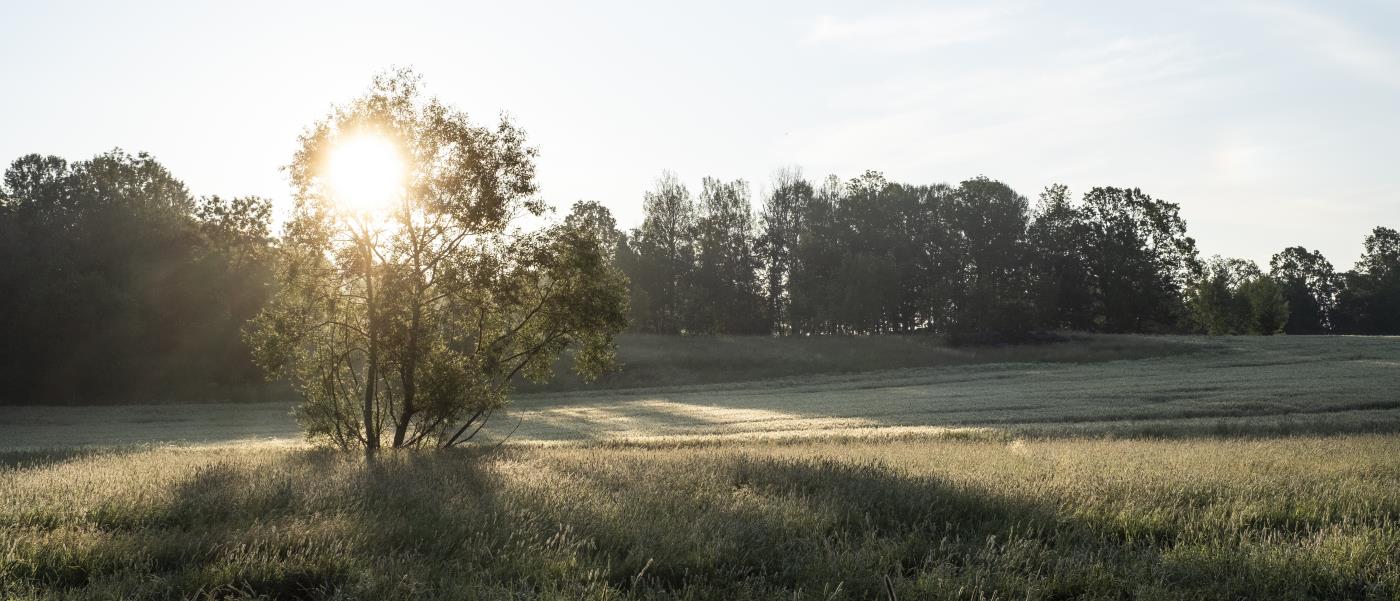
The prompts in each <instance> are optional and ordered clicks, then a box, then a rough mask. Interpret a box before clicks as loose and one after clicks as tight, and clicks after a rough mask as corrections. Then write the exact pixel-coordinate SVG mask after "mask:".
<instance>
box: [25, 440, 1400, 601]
mask: <svg viewBox="0 0 1400 601" xmlns="http://www.w3.org/2000/svg"><path fill="white" fill-rule="evenodd" d="M0 463H3V464H4V465H5V467H3V468H0V597H3V598H20V599H26V598H133V599H170V598H191V597H194V598H211V599H212V598H223V599H243V598H281V599H289V598H304V599H322V598H359V599H423V598H441V599H467V598H480V599H510V598H542V599H647V598H682V599H751V598H752V599H759V598H763V599H770V598H781V599H881V598H883V599H890V598H896V597H897V598H898V599H906V600H907V599H941V598H948V599H976V598H996V599H1065V598H1101V599H1109V598H1112V599H1122V598H1143V599H1157V598H1162V599H1167V598H1217V599H1225V598H1231V599H1306V598H1330V599H1396V598H1400V560H1397V558H1400V487H1397V486H1396V483H1397V482H1400V437H1396V436H1393V435H1346V436H1335V437H1321V438H1318V437H1295V438H1276V439H1255V440H1240V439H1236V440H1225V439H1219V440H1210V439H1193V440H1150V441H1149V440H1089V439H1067V440H1048V439H1047V440H1030V441H1027V440H1020V439H1016V440H1010V441H1008V440H1005V439H1002V440H952V439H937V438H926V437H925V438H902V439H901V438H883V439H872V438H828V439H822V440H808V441H801V442H793V443H788V444H778V443H773V442H767V443H760V442H745V443H735V444H730V445H725V446H715V445H694V446H685V447H678V446H674V445H672V446H635V445H612V446H565V447H526V446H521V447H514V448H511V447H507V448H505V449H503V450H502V451H500V452H497V453H494V454H489V455H479V454H473V453H470V452H453V453H435V454H424V455H417V456H413V457H403V456H394V455H386V456H383V457H381V458H380V459H379V460H377V461H375V462H373V463H370V464H367V463H366V462H365V461H364V460H363V458H358V457H354V456H347V455H342V454H335V453H329V452H322V451H314V450H308V449H303V448H288V447H279V446H264V447H255V446H248V445H245V446H228V447H205V448H191V447H183V448H181V447H175V448H171V447H166V448H154V449H135V450H131V449H128V450H112V451H70V452H66V453H32V452H31V453H20V452H11V453H7V454H0Z"/></svg>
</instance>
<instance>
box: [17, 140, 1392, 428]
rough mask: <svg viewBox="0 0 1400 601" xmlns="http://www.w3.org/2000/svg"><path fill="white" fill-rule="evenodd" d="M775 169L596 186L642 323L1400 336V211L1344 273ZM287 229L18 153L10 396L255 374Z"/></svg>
mask: <svg viewBox="0 0 1400 601" xmlns="http://www.w3.org/2000/svg"><path fill="white" fill-rule="evenodd" d="M770 188H771V189H770V190H768V191H767V192H766V193H765V194H764V195H763V197H762V199H761V206H759V207H757V210H755V207H754V204H753V202H752V195H753V193H752V191H751V189H750V187H749V185H748V184H747V183H746V182H744V181H738V180H731V181H725V180H719V179H714V178H705V179H703V180H702V181H701V182H700V187H699V189H698V191H697V192H695V193H692V191H691V189H690V188H688V187H687V186H686V185H685V184H684V183H682V182H681V181H680V180H679V179H678V178H677V177H676V176H674V175H671V174H666V175H663V176H662V177H661V178H660V179H659V180H658V181H657V182H656V185H655V186H654V187H653V188H652V189H651V190H649V191H648V192H646V193H645V195H644V197H643V204H644V218H643V220H642V223H641V225H640V226H638V227H637V228H635V229H632V230H630V231H626V232H623V231H620V230H619V229H618V228H617V227H616V223H615V221H614V219H613V218H612V216H611V215H610V214H609V212H608V211H607V209H606V208H604V207H603V206H602V205H601V204H598V203H579V204H577V205H575V207H574V210H573V213H572V214H571V215H570V216H569V218H568V223H569V224H570V227H572V228H573V230H577V231H584V230H587V231H590V232H592V234H590V235H592V236H595V237H596V238H597V239H599V240H603V241H605V245H606V246H607V247H608V249H610V252H608V253H607V255H608V256H607V257H606V258H607V260H609V261H611V262H612V264H613V265H614V266H615V267H616V268H617V269H618V270H619V271H620V272H621V273H623V274H625V275H626V277H627V279H628V281H629V283H628V284H627V286H628V291H629V293H630V322H631V328H632V329H633V330H635V331H641V332H654V333H665V334H763V335H822V334H886V333H930V334H937V335H944V336H947V337H949V338H950V339H952V340H954V341H958V342H992V341H1015V340H1019V339H1024V338H1026V337H1028V336H1033V335H1034V334H1035V333H1036V332H1042V331H1047V330H1061V329H1072V330H1085V331H1099V332H1143V333H1208V334H1272V333H1278V332H1285V333H1289V334H1328V333H1337V334H1400V234H1397V232H1396V231H1395V230H1393V229H1390V228H1385V227H1378V228H1375V230H1374V231H1372V232H1371V233H1370V235H1369V236H1367V237H1366V238H1365V240H1364V244H1363V252H1362V254H1361V257H1360V260H1359V261H1358V262H1357V263H1356V266H1355V268H1354V269H1352V270H1349V271H1344V272H1342V271H1338V270H1336V269H1335V268H1334V267H1333V265H1332V264H1331V263H1330V262H1329V261H1328V260H1327V259H1326V258H1325V257H1323V256H1322V255H1321V254H1320V253H1318V252H1316V251H1312V250H1308V249H1306V248H1303V247H1300V246H1294V247H1289V248H1285V249H1283V250H1282V251H1280V252H1278V253H1277V254H1275V255H1274V256H1273V258H1272V260H1271V261H1270V263H1269V265H1268V266H1267V271H1265V270H1264V269H1263V268H1261V267H1260V266H1257V265H1255V264H1253V263H1252V262H1250V261H1245V260H1239V259H1222V258H1219V257H1214V258H1209V259H1202V258H1201V257H1199V255H1198V252H1197V249H1196V244H1195V241H1194V240H1193V239H1192V238H1191V237H1190V236H1189V235H1188V234H1187V229H1186V223H1185V221H1184V219H1183V218H1182V216H1181V215H1180V211H1179V207H1178V206H1177V205H1175V204H1173V203H1170V202H1166V201H1163V200H1160V199H1155V198H1152V197H1151V196H1149V195H1148V194H1146V193H1144V192H1142V191H1140V190H1138V189H1135V188H1113V187H1102V188H1093V189H1091V190H1089V191H1088V192H1085V193H1084V194H1082V195H1081V196H1080V197H1079V198H1077V199H1076V198H1075V197H1073V196H1072V195H1071V194H1070V192H1069V190H1068V189H1067V188H1066V187H1064V186H1061V185H1054V186H1050V187H1048V188H1046V189H1045V190H1044V191H1043V192H1042V193H1041V194H1040V195H1039V198H1038V199H1037V201H1036V202H1035V203H1034V204H1032V203H1031V202H1030V201H1028V200H1027V199H1026V198H1025V197H1023V196H1021V195H1020V194H1018V193H1016V192H1015V191H1014V190H1012V189H1011V188H1010V187H1009V186H1007V185H1005V184H1003V183H1001V182H998V181H995V180H991V179H988V178H983V177H979V178H974V179H970V180H967V181H963V182H961V183H959V184H957V185H947V184H931V185H913V184H905V183H898V182H892V181H888V180H887V179H886V178H884V177H883V176H882V175H881V174H879V173H876V172H867V173H865V174H862V175H861V176H860V177H857V178H854V179H851V180H848V181H840V180H838V179H837V178H835V177H828V178H826V179H825V180H822V181H820V182H813V181H809V180H808V179H806V178H804V177H803V176H802V175H801V173H800V172H797V171H795V170H788V171H783V172H780V173H779V174H778V176H777V177H776V178H775V181H774V183H773V185H772V186H771V187H770ZM271 231H272V230H271V205H270V203H269V202H268V201H267V200H265V199H260V198H222V197H218V196H208V197H199V198H197V197H194V196H193V195H191V194H190V193H189V191H188V190H187V188H186V187H185V186H184V184H183V183H181V182H180V181H179V180H178V179H177V178H176V177H174V175H172V174H171V173H170V172H169V171H167V170H166V169H165V168H164V167H163V166H162V165H161V164H160V163H159V162H157V161H156V160H155V159H153V158H152V157H150V156H148V155H145V154H137V155H131V154H128V153H125V152H122V151H120V150H114V151H111V152H107V153H103V154H100V155H98V156H96V157H93V158H92V159H89V160H85V161H78V162H72V163H70V162H67V161H65V160H64V159H61V158H58V157H53V156H41V155H37V154H36V155H27V156H24V157H21V158H19V159H18V160H16V161H14V162H13V163H12V164H11V165H10V167H9V169H8V170H6V172H5V175H4V182H3V185H0V289H2V290H4V291H5V294H3V295H0V337H3V339H4V341H5V343H4V345H3V346H0V400H3V402H7V403H16V402H18V403H34V402H39V403H62V402H83V403H92V402H104V401H110V402H121V401H131V400H161V399H166V398H180V399H184V400H189V399H195V398H229V397H236V396H238V395H239V394H244V393H246V391H248V390H253V389H256V387H257V385H258V384H259V383H260V382H261V379H262V376H261V372H260V371H259V369H258V368H257V367H256V365H255V364H254V361H253V354H252V351H251V350H250V346H249V343H248V341H246V340H245V338H244V336H243V332H244V331H245V329H246V328H245V326H246V324H247V323H248V322H249V321H250V320H251V319H253V318H254V317H255V316H257V315H258V314H259V313H260V312H262V311H263V310H264V309H265V308H266V307H267V303H268V299H269V298H270V297H271V296H272V294H273V290H274V288H275V280H276V279H277V278H276V277H275V275H276V274H277V273H279V271H278V270H279V269H282V270H283V273H285V269H286V267H287V266H286V265H285V264H280V263H279V260H280V259H278V256H279V253H278V252H276V251H277V250H278V249H279V248H280V246H279V245H280V244H281V242H279V240H278V239H276V237H274V236H273V235H272V233H271ZM571 231H572V230H571ZM302 233H305V232H302ZM280 255H281V256H287V255H286V253H281V254H280ZM521 290H523V289H521ZM522 298H524V297H522Z"/></svg>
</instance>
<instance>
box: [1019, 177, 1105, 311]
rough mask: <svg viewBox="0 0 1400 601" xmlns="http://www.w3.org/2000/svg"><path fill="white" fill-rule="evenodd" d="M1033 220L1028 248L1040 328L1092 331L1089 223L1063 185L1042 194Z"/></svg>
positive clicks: (1033, 301) (1033, 299)
mask: <svg viewBox="0 0 1400 601" xmlns="http://www.w3.org/2000/svg"><path fill="white" fill-rule="evenodd" d="M1033 215H1034V216H1033V218H1032V220H1031V225H1030V231H1029V233H1028V237H1029V242H1028V244H1029V246H1030V257H1029V261H1030V266H1031V269H1030V271H1031V298H1032V303H1033V304H1034V305H1035V309H1036V322H1037V324H1038V325H1040V326H1041V327H1049V328H1055V329H1058V328H1069V329H1079V330H1087V329H1089V328H1091V327H1092V326H1093V318H1094V298H1093V288H1092V285H1091V282H1090V278H1089V271H1088V265H1087V263H1088V259H1087V257H1086V256H1085V248H1084V245H1085V239H1086V232H1087V228H1086V227H1085V223H1084V217H1083V215H1082V214H1081V212H1080V211H1079V209H1078V207H1075V206H1074V205H1073V204H1072V202H1071V199H1070V194H1069V188H1068V187H1066V186H1065V185H1063V184H1054V185H1051V186H1049V187H1047V188H1045V191H1043V192H1041V194H1040V201H1039V203H1038V204H1037V205H1036V208H1035V211H1034V214H1033Z"/></svg>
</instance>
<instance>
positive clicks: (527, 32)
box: [0, 2, 1400, 269]
mask: <svg viewBox="0 0 1400 601" xmlns="http://www.w3.org/2000/svg"><path fill="white" fill-rule="evenodd" d="M1397 24H1400V8H1397V6H1396V5H1394V4H1390V3H1383V2H1351V3H1346V4H1345V5H1338V4H1335V3H1313V4H1304V3H1274V2H1269V3H1263V2H1260V3H1251V2H1236V3H1221V2H1195V3H1172V4H1170V5H1162V6H1161V7H1160V8H1158V7H1153V8H1142V7H1126V6H1121V5H1119V4H1117V3H1085V2H1077V3H1049V2H1021V3H1005V4H990V3H988V4H985V5H983V6H981V7H976V8H966V7H953V6H940V5H916V4H886V5H876V4H873V3H865V4H864V5H862V6H855V5H852V4H845V3H833V2H786V3H764V5H763V6H761V7H754V6H752V5H750V4H748V3H727V2H714V3H708V4H707V5H706V6H705V7H704V8H682V7H655V6H629V5H622V4H608V5H592V6H580V5H576V4H574V3H563V2H560V3H531V4H528V5H512V6H506V5H505V3H474V4H463V5H460V6H451V7H448V6H436V5H428V4H419V3H402V2H401V3H394V4H392V5H391V4H388V3H355V4H350V3H321V4H312V3H295V4H285V3H272V2H243V3H221V4H219V5H217V6H212V5H198V6H196V5H194V4H192V3H180V2H152V3H143V4H140V5H135V6H132V5H127V6H118V5H116V4H111V3H97V2H91V3H84V2H75V3H44V4H39V3H15V4H11V5H9V6H7V7H6V8H5V10H4V17H3V18H0V55H3V56H5V57H6V60H4V61H3V62H0V80H3V81H5V82H6V83H7V85H6V91H5V92H4V93H3V94H0V125H2V126H3V131H4V132H5V135H4V136H0V156H2V157H3V158H4V160H5V161H6V162H8V161H10V160H13V159H14V158H15V157H18V156H20V155H22V154H25V153H30V152H40V153H47V154H56V155H60V156H64V157H67V158H69V159H82V158H86V157H90V156H92V155H93V154H96V153H98V152H101V151H103V150H107V149H109V148H111V147H112V146H114V145H119V146H121V147H122V148H125V149H127V150H130V151H133V152H134V151H149V152H151V153H152V154H154V155H155V156H156V157H157V158H158V159H159V160H161V161H162V162H163V163H165V164H166V165H167V166H169V167H170V169H171V170H172V171H173V172H174V173H175V174H177V175H178V176H179V177H181V178H183V179H184V180H185V182H186V183H187V184H188V185H189V187H190V188H191V190H192V191H193V192H194V193H195V194H221V195H242V194H257V195H262V196H266V197H269V198H272V199H274V201H276V202H278V203H284V202H285V201H286V199H287V197H288V196H289V191H288V187H287V184H286V181H285V178H284V175H283V174H282V173H281V172H280V171H279V167H280V166H281V165H284V164H286V163H287V162H288V161H289V160H290V157H291V153H292V151H293V149H294V147H295V142H296V136H295V132H297V131H299V130H300V129H301V128H302V127H304V126H305V125H306V124H307V123H310V122H312V121H314V120H315V119H316V118H318V117H320V116H322V115H323V114H324V113H325V111H326V110H327V108H328V103H329V102H330V101H333V100H339V99H344V98H349V97H351V96H354V95H355V94H357V93H359V92H361V91H362V90H363V89H364V86H365V82H366V81H368V79H369V77H370V76H371V75H373V74H374V73H376V72H379V71H381V70H383V69H385V68H387V67H390V66H394V65H400V66H412V67H414V68H415V69H417V70H418V71H419V72H421V73H422V74H424V76H425V77H426V81H427V84H428V86H429V91H430V92H431V93H434V94H437V95H440V96H443V97H444V98H447V99H450V100H451V101H452V102H453V103H454V104H457V105H458V106H460V107H462V108H464V109H466V110H468V111H469V112H471V113H473V114H474V115H475V117H476V118H477V119H480V120H489V118H490V117H491V116H493V115H494V114H495V113H497V112H499V111H508V112H509V113H511V114H512V115H513V116H514V117H515V118H516V119H517V120H518V122H519V123H520V124H521V125H522V126H523V127H524V128H526V130H527V131H528V132H529V136H530V140H531V142H532V143H533V144H534V145H537V146H538V147H540V148H541V150H542V153H541V157H540V164H539V167H540V169H539V181H540V184H541V189H542V194H543V195H544V196H546V197H547V198H549V199H550V200H551V201H552V202H553V203H554V204H555V205H556V206H561V207H562V206H565V205H566V204H567V203H569V202H572V201H573V200H576V199H580V198H583V199H595V200H600V201H602V202H603V203H605V204H606V205H607V206H608V207H609V208H611V209H612V210H613V211H614V213H615V214H616V215H617V216H618V218H619V222H620V223H619V225H621V226H624V227H631V226H634V225H636V224H637V223H638V222H639V221H640V217H641V197H642V193H643V191H644V190H646V189H647V188H648V187H649V186H650V185H651V184H652V182H653V181H654V180H655V178H656V177H657V176H658V175H659V174H660V172H661V171H662V170H664V169H670V170H674V171H676V172H677V173H679V174H680V176H681V177H682V179H683V180H685V181H687V182H688V183H691V184H692V185H696V184H698V181H699V179H700V178H701V177H702V176H706V175H710V176H716V177H722V178H736V177H741V178H744V179H747V180H749V181H750V182H751V183H752V184H753V186H754V190H755V193H759V192H761V190H762V189H763V187H764V186H765V185H766V184H767V182H768V179H769V176H770V174H771V172H772V171H773V170H774V169H776V168H779V167H784V166H789V165H798V166H801V167H803V168H804V169H805V170H806V172H807V173H808V175H809V176H812V177H821V176H824V175H825V174H828V173H835V174H837V175H840V176H841V177H843V178H848V177H853V176H855V175H857V174H859V173H860V172H862V171H864V170H866V169H876V170H881V171H884V172H885V173H886V174H887V175H888V176H889V177H890V178H891V179H895V180H899V181H909V182H934V181H948V182H956V181H958V180H961V179H965V178H968V177H972V176H975V175H978V174H985V175H987V176H990V177H994V178H998V179H1001V180H1003V181H1006V182H1007V183H1009V184H1011V185H1012V186H1013V187H1015V188H1016V189H1017V190H1018V191H1019V192H1021V193H1022V194H1024V195H1026V196H1028V197H1034V196H1035V195H1036V194H1037V193H1038V192H1039V191H1040V189H1041V188H1043V187H1044V186H1045V185H1047V184H1050V183H1052V182H1064V183H1066V184H1068V185H1070V187H1071V188H1072V189H1073V190H1074V191H1075V192H1083V191H1084V190H1086V189H1088V188H1089V187H1090V186H1094V185H1117V186H1136V187H1141V188H1142V189H1144V190H1145V191H1147V192H1149V193H1150V194H1152V195H1153V196H1154V197H1158V198H1163V199H1166V200H1170V201H1173V202H1177V203H1179V204H1181V205H1182V212H1183V215H1184V216H1185V218H1186V219H1187V221H1188V223H1189V225H1190V231H1191V234H1192V235H1193V236H1194V237H1195V238H1196V239H1197V240H1198V241H1199V242H1200V245H1201V250H1202V254H1203V255H1209V254H1214V253H1220V254H1224V255H1227V256H1239V257H1244V258H1250V259H1254V260H1256V261H1258V262H1260V263H1261V264H1264V265H1267V261H1268V258H1269V256H1270V255H1271V254H1272V253H1274V252H1277V251H1278V250H1279V249H1281V248H1283V247H1285V246H1290V245H1298V244H1301V245H1304V246H1307V247H1309V248H1315V249H1319V250H1321V251H1322V252H1323V253H1324V254H1325V255H1326V256H1327V257H1328V258H1330V259H1331V260H1332V261H1333V262H1334V263H1335V264H1337V266H1338V267H1339V268H1342V269H1345V268H1347V267H1349V266H1350V265H1351V263H1352V262H1353V261H1354V260H1355V259H1356V258H1357V257H1358V256H1359V255H1360V252H1361V249H1360V240H1361V239H1362V238H1363V237H1364V236H1365V235H1366V233H1367V232H1368V231H1370V229H1371V228H1372V227H1374V226H1376V225H1377V224H1385V225H1392V226H1393V225H1395V224H1396V223H1397V222H1400V203H1397V202H1396V200H1397V199H1396V197H1395V194H1394V190H1395V189H1396V188H1397V184H1400V175H1397V172H1396V170H1395V163H1396V151H1395V140H1396V139H1397V138H1400V112H1397V111H1396V110H1395V107H1396V106H1400V44H1398V43H1397V42H1396V40H1397V39H1400V35H1398V34H1400V26H1397Z"/></svg>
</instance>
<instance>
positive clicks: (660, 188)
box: [628, 172, 696, 334]
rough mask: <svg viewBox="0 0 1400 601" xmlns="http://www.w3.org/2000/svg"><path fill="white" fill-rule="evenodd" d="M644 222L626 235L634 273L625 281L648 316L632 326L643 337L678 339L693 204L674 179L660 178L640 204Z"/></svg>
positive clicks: (691, 258) (690, 265) (689, 267)
mask: <svg viewBox="0 0 1400 601" xmlns="http://www.w3.org/2000/svg"><path fill="white" fill-rule="evenodd" d="M642 211H643V212H644V214H645V216H644V217H643V219H642V225H641V227H640V228H638V229H637V230H636V231H635V232H633V235H632V247H633V248H634V249H635V250H636V254H637V258H638V261H637V263H638V264H637V270H636V271H635V272H633V273H629V274H628V275H629V276H630V277H631V279H632V281H633V282H635V283H636V287H637V288H638V289H639V290H640V291H641V292H642V293H643V294H644V295H645V296H646V298H647V303H646V306H647V307H648V308H649V311H648V312H647V313H646V314H645V315H643V316H641V317H642V320H641V321H640V322H639V323H638V324H637V325H638V327H639V328H640V329H642V330H643V331H647V332H656V333H662V334H678V333H680V332H681V330H682V328H683V327H684V325H685V316H686V312H685V310H686V307H685V302H686V298H687V296H688V294H689V292H688V287H689V285H690V282H691V278H692V272H693V270H694V267H695V219H696V217H695V203H694V202H693V201H691V199H690V192H689V191H688V190H686V188H685V185H684V184H682V183H681V182H680V180H679V179H678V178H677V177H676V175H675V174H674V173H669V172H667V173H663V174H662V175H661V178H660V179H658V180H657V182H656V187H655V188H654V189H653V190H652V191H650V192H647V193H646V195H645V196H644V197H643V200H642Z"/></svg>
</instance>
